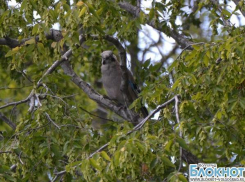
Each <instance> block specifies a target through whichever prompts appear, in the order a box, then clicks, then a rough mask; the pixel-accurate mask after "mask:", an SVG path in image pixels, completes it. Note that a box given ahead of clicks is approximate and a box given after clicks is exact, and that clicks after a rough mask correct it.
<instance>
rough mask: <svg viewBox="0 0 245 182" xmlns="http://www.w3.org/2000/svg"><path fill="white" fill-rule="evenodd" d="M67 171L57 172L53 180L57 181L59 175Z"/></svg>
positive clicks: (53, 181)
mask: <svg viewBox="0 0 245 182" xmlns="http://www.w3.org/2000/svg"><path fill="white" fill-rule="evenodd" d="M65 173H66V171H60V172H58V173H55V175H56V176H55V177H54V178H53V179H52V181H51V182H55V181H56V180H57V178H58V177H59V176H61V175H64V174H65Z"/></svg>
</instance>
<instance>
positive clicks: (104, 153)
mask: <svg viewBox="0 0 245 182" xmlns="http://www.w3.org/2000/svg"><path fill="white" fill-rule="evenodd" d="M100 155H101V156H102V157H103V158H104V159H105V160H108V161H111V158H110V157H109V156H108V155H107V153H106V152H105V151H102V152H100Z"/></svg>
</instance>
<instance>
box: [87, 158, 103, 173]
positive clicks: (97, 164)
mask: <svg viewBox="0 0 245 182" xmlns="http://www.w3.org/2000/svg"><path fill="white" fill-rule="evenodd" d="M89 162H90V164H91V166H93V167H94V168H95V169H97V170H99V171H101V167H100V165H99V163H98V162H97V161H96V160H94V159H93V158H91V159H89Z"/></svg>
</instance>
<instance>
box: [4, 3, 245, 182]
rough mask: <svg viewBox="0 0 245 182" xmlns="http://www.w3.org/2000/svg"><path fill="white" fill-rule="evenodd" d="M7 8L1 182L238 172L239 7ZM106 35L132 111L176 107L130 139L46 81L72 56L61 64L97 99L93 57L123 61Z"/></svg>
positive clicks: (243, 127) (243, 147)
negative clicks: (198, 167)
mask: <svg viewBox="0 0 245 182" xmlns="http://www.w3.org/2000/svg"><path fill="white" fill-rule="evenodd" d="M9 3H10V2H9V1H8V0H3V1H2V2H0V25H1V26H0V181H58V180H61V181H62V180H63V181H117V180H118V181H164V180H165V181H173V182H175V181H187V179H188V164H189V163H190V161H192V162H195V163H197V162H207V163H217V164H218V166H244V165H245V157H244V156H245V138H244V137H245V134H244V133H245V119H244V118H245V117H244V111H245V63H244V57H245V52H244V50H245V43H244V39H243V38H244V35H245V29H244V27H243V26H240V24H239V19H241V21H244V17H243V16H244V15H245V12H244V7H245V6H244V5H245V4H244V1H243V0H241V1H239V0H233V1H232V0H219V1H215V0H205V1H204V0H172V1H168V0H162V1H152V2H150V3H149V1H144V0H138V1H134V0H125V1H124V2H123V1H118V0H116V1H113V0H105V1H100V0H93V1H92V0H83V1H80V0H74V1H69V0H59V1H54V0H16V4H15V5H14V6H11V5H10V4H9ZM236 18H237V19H238V20H237V19H236ZM234 21H237V22H238V23H236V24H235V23H234ZM240 23H241V22H240ZM150 26H151V27H153V28H154V29H151V28H150ZM52 28H53V29H57V30H60V31H61V35H62V37H61V38H59V39H55V38H53V37H52V36H53V35H54V34H53V31H51V29H52ZM50 32H51V33H50ZM50 34H51V35H50ZM79 35H80V39H79ZM107 35H109V36H113V37H114V38H117V39H118V40H119V41H120V43H121V44H122V45H123V46H124V48H125V50H126V51H127V56H128V63H129V65H130V67H131V71H132V72H133V74H134V77H135V79H136V81H137V83H138V84H139V85H140V87H141V89H142V92H141V93H140V95H139V99H137V100H136V101H135V102H134V103H133V104H132V105H131V107H130V108H132V107H135V108H136V110H137V109H138V108H139V107H140V104H141V102H143V103H144V104H146V106H147V109H148V110H149V111H153V110H154V109H156V108H157V107H158V106H159V105H160V104H163V103H165V102H166V101H168V100H170V99H171V98H173V97H175V96H176V95H178V96H176V98H177V97H178V98H179V102H178V103H177V102H171V103H169V104H167V105H166V106H165V107H164V108H163V109H162V110H160V111H159V112H158V114H157V115H159V117H154V118H152V119H149V120H148V121H147V122H146V124H145V125H144V126H143V127H142V128H140V129H138V130H136V131H133V132H132V129H133V127H134V125H133V123H132V121H130V120H127V121H126V120H125V119H122V118H120V117H118V116H117V115H116V114H115V113H114V112H113V111H110V110H109V109H108V108H110V107H111V106H109V105H104V106H103V107H104V109H106V108H107V117H108V119H109V120H108V121H106V122H105V119H103V118H102V119H101V118H98V117H96V115H98V113H97V112H96V111H97V110H96V109H98V107H99V106H98V104H97V103H98V100H96V99H94V98H91V97H90V96H91V95H90V93H88V92H86V91H84V89H83V88H81V87H80V86H79V87H78V86H77V85H76V83H75V81H74V79H73V77H72V75H69V74H67V73H66V70H65V69H64V67H56V68H55V70H54V71H53V72H52V73H50V74H47V75H46V74H45V72H46V71H47V70H48V69H49V68H50V67H51V66H52V65H53V64H54V62H55V61H56V60H60V59H62V54H63V53H64V52H66V51H67V50H69V49H70V50H71V51H72V54H70V56H69V57H68V58H67V59H66V60H65V61H67V62H68V61H69V63H70V64H71V65H72V69H73V70H74V72H75V73H76V74H77V75H79V77H80V79H82V81H84V82H86V83H88V85H87V87H86V88H88V87H89V86H91V87H92V88H94V89H95V90H96V91H97V92H98V93H100V94H101V95H105V91H104V90H103V88H101V81H100V76H101V75H100V66H101V58H100V53H101V52H102V51H104V50H113V51H114V53H115V54H117V55H118V54H119V52H120V51H119V50H118V49H117V48H116V47H115V44H114V43H112V42H110V41H108V39H107V38H106V36H107ZM166 35H167V36H166ZM81 36H83V38H84V40H85V39H86V41H84V42H83V43H82V45H80V43H81ZM50 37H52V38H50ZM168 37H171V39H169V38H168ZM15 41H16V42H15ZM169 41H170V42H172V43H169ZM113 44H114V45H113ZM159 57H160V58H159ZM118 58H119V55H118ZM148 58H149V59H148ZM40 83H42V84H40ZM74 83H75V84H74ZM85 90H86V89H85ZM29 96H31V97H29ZM101 99H103V97H102V96H101ZM19 101H21V102H19ZM175 101H176V100H175ZM15 102H16V103H15ZM115 107H116V104H115ZM178 117H179V120H180V121H178ZM101 120H102V121H101ZM108 142H109V143H108ZM107 143H108V146H106V147H104V148H103V150H100V151H97V150H98V149H99V148H100V147H101V146H103V145H106V144H107ZM96 151H97V152H96ZM94 152H95V153H94ZM91 154H93V155H91ZM186 154H188V155H186ZM188 157H189V158H188Z"/></svg>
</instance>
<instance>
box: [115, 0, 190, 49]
mask: <svg viewBox="0 0 245 182" xmlns="http://www.w3.org/2000/svg"><path fill="white" fill-rule="evenodd" d="M118 5H119V6H120V8H122V9H124V10H125V11H127V12H128V13H130V14H132V15H133V16H135V17H139V15H140V12H142V11H141V10H140V8H138V7H135V6H133V5H131V4H129V3H127V2H120V3H118ZM147 24H148V25H150V26H152V27H153V28H155V29H157V30H159V31H160V32H163V31H164V33H165V34H166V35H168V36H170V37H172V38H173V39H174V40H175V41H176V42H177V43H178V44H179V45H180V46H181V47H188V49H189V50H192V47H191V46H189V45H190V44H192V43H193V42H191V41H189V40H188V39H186V38H185V37H184V36H183V35H181V34H179V33H178V32H176V31H175V30H173V29H171V28H169V27H168V26H164V27H162V26H160V25H156V24H155V23H154V22H153V21H149V20H148V22H147ZM163 28H164V30H163Z"/></svg>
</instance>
